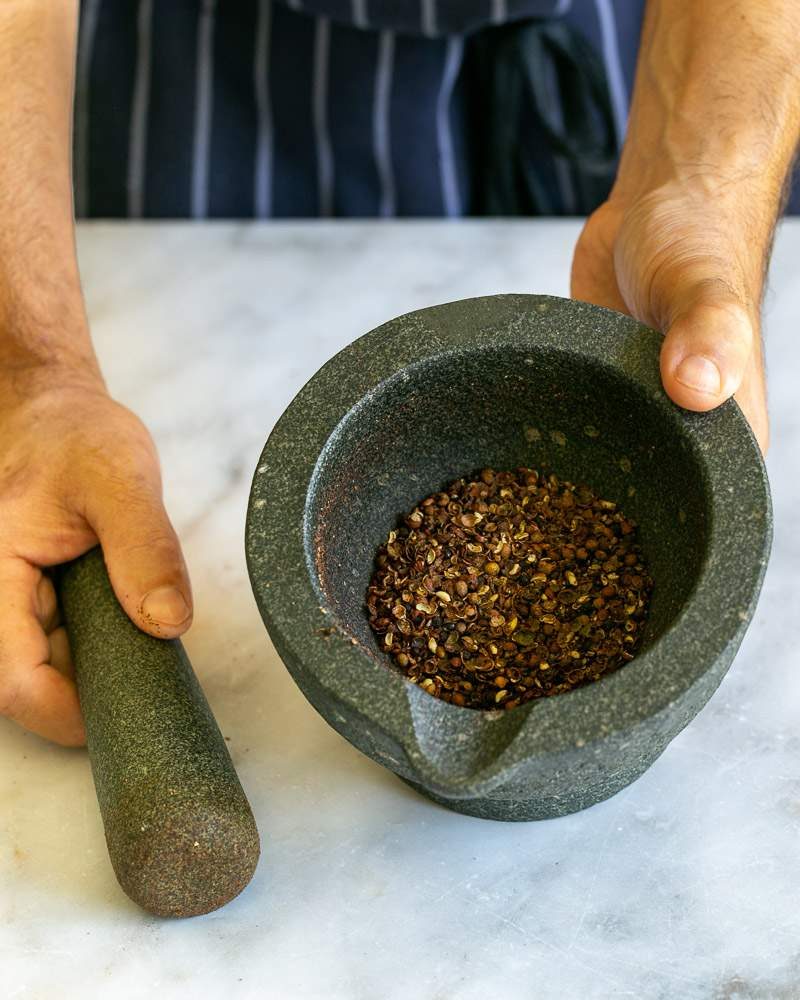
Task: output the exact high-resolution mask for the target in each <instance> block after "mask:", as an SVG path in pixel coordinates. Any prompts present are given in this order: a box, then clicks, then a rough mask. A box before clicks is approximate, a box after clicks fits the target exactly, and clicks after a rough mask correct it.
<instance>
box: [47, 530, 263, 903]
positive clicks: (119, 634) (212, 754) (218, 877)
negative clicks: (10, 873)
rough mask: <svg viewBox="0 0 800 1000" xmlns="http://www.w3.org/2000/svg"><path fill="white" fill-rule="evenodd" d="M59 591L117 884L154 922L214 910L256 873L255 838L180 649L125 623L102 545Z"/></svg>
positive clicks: (66, 571)
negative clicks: (152, 915) (148, 913)
mask: <svg viewBox="0 0 800 1000" xmlns="http://www.w3.org/2000/svg"><path fill="white" fill-rule="evenodd" d="M58 589H59V594H60V599H61V605H62V608H63V612H64V617H65V621H66V625H67V630H68V633H69V639H70V644H71V648H72V656H73V660H74V662H75V672H76V678H77V684H78V693H79V696H80V702H81V708H82V710H83V715H84V719H85V722H86V733H87V743H88V748H89V757H90V760H91V765H92V773H93V776H94V782H95V787H96V790H97V798H98V802H99V804H100V812H101V814H102V817H103V824H104V827H105V835H106V842H107V844H108V852H109V855H110V857H111V863H112V865H113V867H114V872H115V873H116V876H117V879H118V880H119V883H120V885H121V886H122V888H123V889H124V890H125V892H126V893H127V894H128V896H130V898H131V899H132V900H134V902H136V903H138V904H139V905H140V906H142V907H143V908H144V909H145V910H148V911H149V912H151V913H154V914H156V915H159V916H174V917H191V916H195V915H198V914H201V913H208V912H210V911H211V910H215V909H217V908H218V907H220V906H223V905H224V904H225V903H227V902H228V901H229V900H231V899H233V897H234V896H236V895H238V893H240V892H241V891H242V889H244V888H245V886H246V885H247V884H248V883H249V881H250V879H251V878H252V876H253V872H254V871H255V868H256V864H257V862H258V857H259V850H260V848H259V837H258V830H257V828H256V824H255V820H254V818H253V814H252V811H251V809H250V804H249V802H248V801H247V798H246V797H245V794H244V792H243V790H242V787H241V785H240V783H239V779H238V777H237V775H236V771H235V770H234V767H233V763H232V761H231V758H230V754H229V753H228V749H227V747H226V745H225V741H224V739H223V738H222V735H221V733H220V731H219V729H218V727H217V724H216V721H215V720H214V716H213V715H212V714H211V710H210V708H209V706H208V703H207V701H206V699H205V696H204V695H203V692H202V689H201V688H200V685H199V683H198V681H197V678H196V677H195V675H194V672H193V670H192V667H191V664H190V663H189V660H188V658H187V656H186V653H185V652H184V649H183V646H182V645H181V643H180V642H179V641H178V640H164V639H155V638H153V637H152V636H149V635H147V634H146V633H144V632H142V631H140V630H139V629H138V628H137V627H136V626H135V625H134V624H133V623H132V622H131V621H130V619H129V618H128V617H127V615H126V614H125V612H124V611H123V610H122V607H121V606H120V604H119V602H118V601H117V599H116V597H115V595H114V592H113V590H112V588H111V583H110V581H109V578H108V574H107V572H106V568H105V564H104V561H103V556H102V553H101V550H100V549H99V548H96V549H93V550H92V551H91V552H89V553H87V554H86V555H84V556H82V557H81V558H80V559H77V560H75V561H74V562H73V563H70V564H69V565H67V566H65V567H63V569H62V570H61V571H60V573H59V579H58Z"/></svg>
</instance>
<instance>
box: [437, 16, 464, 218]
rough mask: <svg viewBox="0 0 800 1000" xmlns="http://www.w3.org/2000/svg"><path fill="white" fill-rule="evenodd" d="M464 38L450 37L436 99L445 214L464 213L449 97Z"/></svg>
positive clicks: (458, 66)
mask: <svg viewBox="0 0 800 1000" xmlns="http://www.w3.org/2000/svg"><path fill="white" fill-rule="evenodd" d="M463 52H464V39H463V38H461V37H460V36H459V35H452V36H451V37H450V38H448V40H447V54H446V56H445V60H444V70H443V72H442V83H441V86H440V87H439V96H438V97H437V99H436V137H437V141H438V144H439V173H440V177H441V183H442V201H443V202H444V214H445V215H448V216H454V215H460V214H461V194H460V192H459V190H458V177H457V176H456V165H455V157H454V154H453V133H452V130H451V127H450V98H451V97H452V94H453V87H454V86H455V83H456V80H457V78H458V73H459V70H460V69H461V59H462V56H463Z"/></svg>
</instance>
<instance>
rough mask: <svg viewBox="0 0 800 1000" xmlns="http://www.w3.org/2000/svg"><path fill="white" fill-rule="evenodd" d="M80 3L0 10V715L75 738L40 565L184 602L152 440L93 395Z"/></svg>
mask: <svg viewBox="0 0 800 1000" xmlns="http://www.w3.org/2000/svg"><path fill="white" fill-rule="evenodd" d="M77 19H78V2H77V0H3V2H2V3H0V137H2V154H0V714H2V715H7V716H10V717H11V718H12V719H15V720H16V721H17V722H19V723H21V725H23V726H25V727H26V728H27V729H30V730H32V731H33V732H36V733H39V734H41V735H42V736H47V737H49V738H51V739H53V740H56V741H57V742H59V743H64V744H67V745H75V744H80V743H82V742H83V741H84V731H83V723H82V721H81V714H80V710H79V707H78V699H77V695H76V691H75V685H74V683H73V680H72V677H71V668H70V658H69V649H68V645H67V639H66V634H65V632H64V629H63V628H62V627H60V622H59V617H58V608H57V603H56V595H55V591H54V589H53V585H52V583H51V581H50V579H49V578H48V576H47V575H46V573H45V572H43V568H46V567H48V566H54V565H55V564H57V563H61V562H65V561H66V560H69V559H73V558H75V557H76V556H78V555H80V554H81V553H83V552H85V551H86V550H87V549H89V548H91V547H92V546H94V545H96V544H97V542H98V541H99V542H100V543H101V544H102V546H103V552H104V555H105V559H106V564H107V566H108V570H109V574H110V576H111V582H112V584H113V586H114V590H115V592H116V594H117V597H118V598H119V600H120V602H121V604H122V606H123V607H124V608H125V610H126V611H127V613H128V614H129V615H130V617H131V618H132V619H133V621H134V622H135V623H136V624H137V625H138V626H139V627H140V628H142V629H144V630H145V631H147V632H150V633H152V634H153V635H158V636H164V637H169V636H177V635H179V634H180V633H181V632H183V631H185V629H187V628H188V627H189V624H190V621H191V592H190V590H189V580H188V578H187V576H186V568H185V566H184V563H183V558H182V556H181V551H180V547H179V545H178V541H177V539H176V537H175V532H174V531H173V530H172V526H171V525H170V523H169V520H168V518H167V515H166V513H165V512H164V507H163V504H162V502H161V479H160V473H159V468H158V459H157V458H156V453H155V449H154V447H153V442H152V441H151V440H150V436H149V434H148V433H147V431H146V430H145V428H144V427H143V426H142V424H141V423H140V422H139V421H138V420H137V419H136V417H135V416H134V415H133V414H132V413H130V412H129V411H128V410H126V409H125V408H124V407H122V406H119V405H118V404H117V403H115V402H114V401H113V400H112V399H111V398H110V397H109V396H108V393H107V392H106V389H105V385H104V383H103V379H102V377H101V375H100V369H99V366H98V364H97V359H96V357H95V354H94V349H93V347H92V342H91V339H90V337H89V327H88V323H87V322H86V314H85V310H84V304H83V296H82V294H81V287H80V281H79V277H78V264H77V260H76V257H75V234H74V226H73V217H72V184H71V177H70V150H71V141H70V121H71V112H72V84H73V71H74V65H75V41H76V32H77Z"/></svg>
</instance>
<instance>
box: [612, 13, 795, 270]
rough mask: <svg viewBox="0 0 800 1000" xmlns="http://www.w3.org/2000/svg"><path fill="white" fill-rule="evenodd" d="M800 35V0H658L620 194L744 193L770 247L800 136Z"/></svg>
mask: <svg viewBox="0 0 800 1000" xmlns="http://www.w3.org/2000/svg"><path fill="white" fill-rule="evenodd" d="M798 35H800V5H798V3H797V0H770V2H768V3H759V4H756V3H753V2H752V0H703V2H702V3H699V2H697V0H649V2H648V4H647V9H646V16H645V24H644V29H643V34H642V44H641V49H640V56H639V64H638V67H637V76H636V86H635V89H634V96H633V101H632V106H631V115H630V123H629V132H628V137H627V140H626V144H625V149H624V152H623V156H622V161H621V164H620V170H619V175H618V180H617V183H616V185H615V189H614V197H617V198H622V199H623V200H624V199H626V198H630V197H631V196H633V197H636V196H638V195H640V194H641V193H642V192H643V191H648V190H653V189H655V188H658V187H660V186H662V185H665V184H670V183H673V182H677V183H679V184H681V185H683V186H685V187H686V188H687V189H689V190H692V191H694V192H695V193H696V194H697V197H698V198H703V197H705V196H707V195H713V197H714V198H715V199H718V200H719V202H720V204H721V205H724V204H726V202H727V200H728V199H736V200H737V201H738V202H739V206H738V211H737V215H738V218H739V221H740V223H741V224H742V225H743V226H745V227H746V230H745V231H746V234H747V237H748V238H750V239H752V240H754V241H756V242H759V243H761V244H763V245H764V251H765V254H766V252H767V250H768V246H769V242H770V237H771V233H772V228H773V226H774V222H775V218H776V215H777V213H778V211H779V206H780V200H781V194H782V190H783V187H784V184H785V181H786V177H787V174H788V172H789V170H790V167H791V164H792V160H793V157H794V154H795V151H796V148H797V144H798V139H800V65H798V62H797V38H798ZM743 196H744V197H743Z"/></svg>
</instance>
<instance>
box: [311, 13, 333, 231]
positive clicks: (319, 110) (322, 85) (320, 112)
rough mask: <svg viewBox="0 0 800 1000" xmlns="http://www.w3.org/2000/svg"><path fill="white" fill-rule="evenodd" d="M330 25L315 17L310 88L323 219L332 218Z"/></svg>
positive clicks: (327, 21)
mask: <svg viewBox="0 0 800 1000" xmlns="http://www.w3.org/2000/svg"><path fill="white" fill-rule="evenodd" d="M330 38H331V23H330V21H329V20H328V18H327V17H318V18H317V20H316V27H315V31H314V80H313V84H312V113H313V117H314V137H315V139H316V145H317V185H318V190H319V214H320V215H321V216H322V217H323V218H327V217H329V216H331V215H333V176H334V163H333V149H332V148H331V137H330V133H329V132H328V61H329V55H330Z"/></svg>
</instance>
